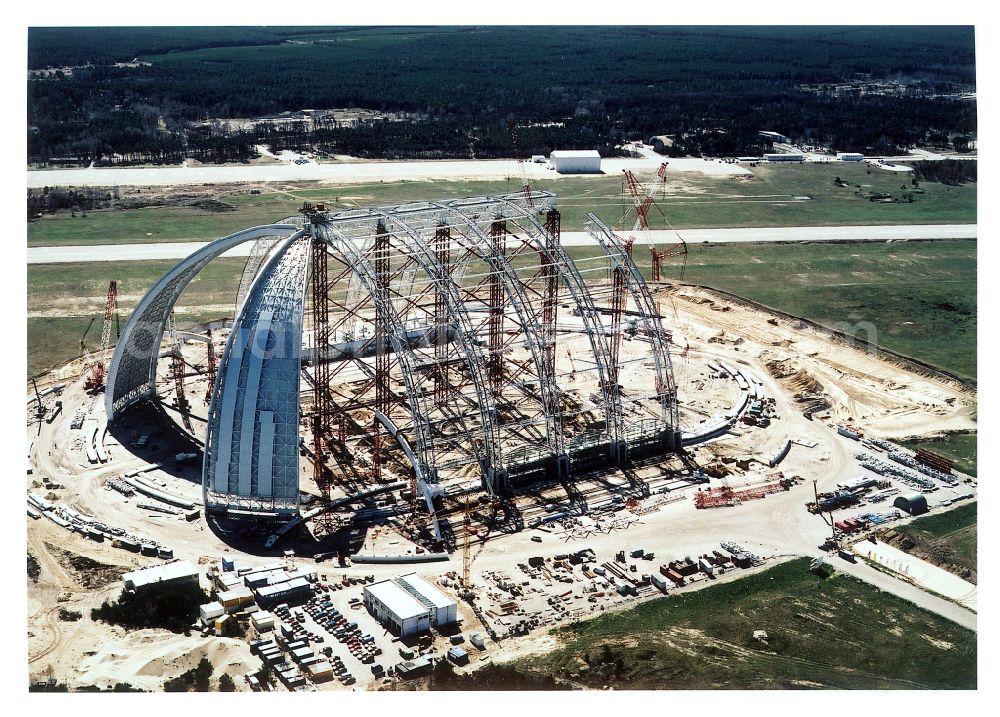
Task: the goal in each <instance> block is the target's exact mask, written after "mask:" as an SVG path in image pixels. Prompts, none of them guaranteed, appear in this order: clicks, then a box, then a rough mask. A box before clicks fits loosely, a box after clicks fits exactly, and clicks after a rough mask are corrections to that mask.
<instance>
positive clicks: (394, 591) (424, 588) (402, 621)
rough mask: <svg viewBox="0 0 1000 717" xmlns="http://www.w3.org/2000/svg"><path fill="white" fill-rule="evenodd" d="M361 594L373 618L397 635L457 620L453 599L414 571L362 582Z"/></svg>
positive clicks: (422, 630) (456, 610)
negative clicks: (364, 583)
mask: <svg viewBox="0 0 1000 717" xmlns="http://www.w3.org/2000/svg"><path fill="white" fill-rule="evenodd" d="M363 595H364V604H365V607H366V608H368V611H369V612H370V613H371V614H372V615H374V616H375V619H376V620H378V621H379V622H380V623H382V624H383V625H385V626H386V627H387V628H388V629H389V630H390V631H391V632H394V633H396V634H398V635H400V636H406V635H413V634H415V633H418V632H425V631H427V630H429V629H430V628H431V626H432V625H433V626H437V625H448V624H450V623H453V622H455V621H456V620H457V619H458V605H457V604H456V603H455V601H454V600H452V599H450V598H449V597H448V596H447V595H445V594H444V593H442V592H441V591H440V590H438V589H437V588H436V587H434V586H433V585H431V583H429V582H427V581H426V580H424V579H423V578H422V577H420V576H419V575H417V574H416V573H410V574H409V575H404V576H402V577H398V578H394V579H392V580H383V581H381V582H377V583H373V584H371V585H366V586H365V588H364V591H363Z"/></svg>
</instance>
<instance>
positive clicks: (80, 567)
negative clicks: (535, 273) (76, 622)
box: [45, 543, 129, 590]
mask: <svg viewBox="0 0 1000 717" xmlns="http://www.w3.org/2000/svg"><path fill="white" fill-rule="evenodd" d="M45 546H46V547H47V548H48V550H49V552H50V553H52V556H53V557H54V558H55V559H56V560H57V561H59V564H60V565H62V566H63V567H64V568H66V570H67V571H68V572H69V573H70V574H71V575H72V576H73V579H74V580H76V582H77V583H79V584H80V585H81V586H82V587H83V588H85V589H86V590H98V589H100V588H103V587H106V586H108V585H110V584H111V583H114V582H118V581H119V580H121V577H122V575H124V574H125V573H126V572H128V570H129V569H128V568H124V567H122V566H120V565H108V564H107V563H101V562H98V561H97V560H93V559H91V558H88V557H86V556H83V555H76V554H74V553H70V552H68V551H66V550H63V549H61V548H57V547H56V546H54V545H52V544H51V543H45Z"/></svg>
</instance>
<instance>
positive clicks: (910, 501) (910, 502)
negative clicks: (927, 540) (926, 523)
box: [892, 493, 927, 515]
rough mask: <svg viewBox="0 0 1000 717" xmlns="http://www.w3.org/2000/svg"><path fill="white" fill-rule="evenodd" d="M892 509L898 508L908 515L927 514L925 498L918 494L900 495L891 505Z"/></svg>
mask: <svg viewBox="0 0 1000 717" xmlns="http://www.w3.org/2000/svg"><path fill="white" fill-rule="evenodd" d="M892 507H893V508H899V509H900V510H902V511H905V512H907V513H909V514H910V515H920V514H922V513H926V512H927V498H925V497H924V496H923V495H921V494H920V493H910V494H909V495H901V496H899V497H898V498H896V500H894V501H893V503H892Z"/></svg>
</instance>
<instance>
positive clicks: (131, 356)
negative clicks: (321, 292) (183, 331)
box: [104, 224, 297, 423]
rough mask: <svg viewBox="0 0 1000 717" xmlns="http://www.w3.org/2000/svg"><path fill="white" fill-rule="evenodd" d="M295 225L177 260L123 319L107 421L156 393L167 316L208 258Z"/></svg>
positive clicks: (244, 234) (239, 237)
mask: <svg viewBox="0 0 1000 717" xmlns="http://www.w3.org/2000/svg"><path fill="white" fill-rule="evenodd" d="M296 229H297V227H295V226H294V225H291V224H271V225H268V226H262V227H254V228H252V229H246V230H244V231H241V232H237V233H236V234H231V235H230V236H227V237H223V238H222V239H217V240H216V241H214V242H211V243H210V244H208V245H206V246H204V247H202V248H201V249H199V250H198V251H196V252H195V253H194V254H192V255H191V256H189V257H188V258H187V259H184V260H183V261H181V262H180V263H179V264H177V266H175V267H174V268H173V269H172V270H170V271H169V272H168V273H167V274H166V275H165V276H163V278H161V279H160V280H159V281H157V282H156V283H155V284H154V285H153V287H152V288H151V289H150V290H149V291H148V292H146V295H145V296H144V297H143V298H142V301H140V302H139V305H138V306H136V307H135V309H134V310H133V311H132V314H131V315H130V316H129V319H128V321H127V322H126V323H125V328H124V330H123V331H122V334H121V337H120V338H119V339H118V344H117V346H116V347H115V353H114V356H113V357H112V359H111V367H110V369H109V371H108V387H107V393H106V395H105V398H104V402H105V410H106V412H107V415H108V422H109V423H111V422H114V421H115V420H116V419H117V418H118V417H119V416H120V415H121V413H122V412H123V411H124V410H125V409H126V408H128V407H129V406H131V405H133V404H135V403H137V402H139V401H142V400H143V399H146V398H149V397H150V396H152V395H153V394H154V393H155V392H156V362H157V358H158V357H159V353H160V343H161V342H162V341H163V332H164V330H165V328H166V325H167V319H168V318H169V316H170V311H171V310H172V309H173V307H174V304H175V303H177V299H178V297H180V295H181V292H183V291H184V289H185V287H187V285H188V284H189V283H190V282H191V280H192V279H193V278H194V277H195V276H197V275H198V273H199V272H200V271H201V270H202V269H204V268H205V266H207V265H208V263H209V262H210V261H212V260H213V259H215V258H217V257H219V256H220V255H221V254H223V253H225V252H226V251H228V250H229V249H232V248H233V247H235V246H238V245H239V244H242V243H243V242H247V241H251V240H254V239H259V238H261V237H266V236H278V237H281V236H288V235H290V234H292V233H293V232H295V231H296Z"/></svg>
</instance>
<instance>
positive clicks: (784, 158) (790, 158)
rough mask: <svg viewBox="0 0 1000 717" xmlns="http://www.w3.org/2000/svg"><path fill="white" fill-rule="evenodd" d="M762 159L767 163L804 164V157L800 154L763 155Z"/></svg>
mask: <svg viewBox="0 0 1000 717" xmlns="http://www.w3.org/2000/svg"><path fill="white" fill-rule="evenodd" d="M764 159H765V160H766V161H768V162H804V161H805V159H806V158H805V155H802V154H791V153H789V154H765V155H764Z"/></svg>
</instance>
